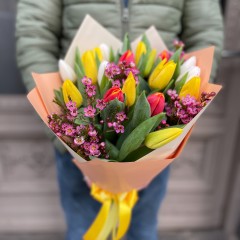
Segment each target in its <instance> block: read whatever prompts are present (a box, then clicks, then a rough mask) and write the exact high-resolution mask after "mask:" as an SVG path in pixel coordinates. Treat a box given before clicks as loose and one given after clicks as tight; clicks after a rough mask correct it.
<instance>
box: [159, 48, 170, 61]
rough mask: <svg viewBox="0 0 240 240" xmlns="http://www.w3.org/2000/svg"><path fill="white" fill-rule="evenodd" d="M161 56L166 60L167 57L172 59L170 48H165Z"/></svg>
mask: <svg viewBox="0 0 240 240" xmlns="http://www.w3.org/2000/svg"><path fill="white" fill-rule="evenodd" d="M159 57H160V58H161V59H162V60H164V59H166V60H167V61H168V60H169V59H170V57H171V53H170V52H169V51H168V50H163V51H162V52H161V53H160V54H159Z"/></svg>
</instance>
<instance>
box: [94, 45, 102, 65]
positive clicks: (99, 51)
mask: <svg viewBox="0 0 240 240" xmlns="http://www.w3.org/2000/svg"><path fill="white" fill-rule="evenodd" d="M93 55H94V57H96V56H98V59H99V61H100V62H101V61H102V60H103V54H102V50H101V49H100V47H96V48H94V49H93Z"/></svg>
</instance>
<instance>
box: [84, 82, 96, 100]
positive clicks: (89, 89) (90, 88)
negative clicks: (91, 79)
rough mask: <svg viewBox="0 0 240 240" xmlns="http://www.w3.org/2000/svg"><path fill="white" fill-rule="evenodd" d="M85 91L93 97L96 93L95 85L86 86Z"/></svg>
mask: <svg viewBox="0 0 240 240" xmlns="http://www.w3.org/2000/svg"><path fill="white" fill-rule="evenodd" d="M86 93H87V95H88V96H89V97H93V96H95V95H96V86H94V85H89V86H87V87H86Z"/></svg>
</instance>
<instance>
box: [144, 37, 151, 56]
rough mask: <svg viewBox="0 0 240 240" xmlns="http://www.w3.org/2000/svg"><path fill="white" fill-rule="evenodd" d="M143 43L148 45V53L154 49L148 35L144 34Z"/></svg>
mask: <svg viewBox="0 0 240 240" xmlns="http://www.w3.org/2000/svg"><path fill="white" fill-rule="evenodd" d="M142 42H144V44H145V45H146V48H147V52H150V51H151V49H152V47H151V44H150V42H149V40H148V38H147V36H146V34H143V36H142Z"/></svg>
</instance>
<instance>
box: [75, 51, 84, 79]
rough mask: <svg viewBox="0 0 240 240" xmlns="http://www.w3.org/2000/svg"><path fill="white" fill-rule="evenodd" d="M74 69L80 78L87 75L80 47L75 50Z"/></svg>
mask: <svg viewBox="0 0 240 240" xmlns="http://www.w3.org/2000/svg"><path fill="white" fill-rule="evenodd" d="M74 70H75V72H76V74H77V76H78V78H83V77H84V76H85V71H84V67H83V64H82V60H81V56H80V52H79V49H78V48H76V51H75V61H74Z"/></svg>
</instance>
